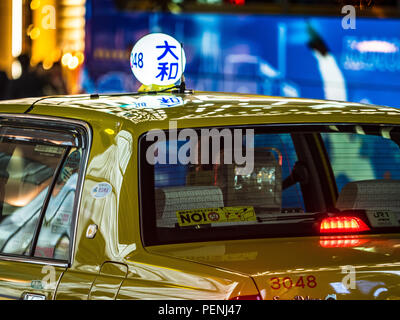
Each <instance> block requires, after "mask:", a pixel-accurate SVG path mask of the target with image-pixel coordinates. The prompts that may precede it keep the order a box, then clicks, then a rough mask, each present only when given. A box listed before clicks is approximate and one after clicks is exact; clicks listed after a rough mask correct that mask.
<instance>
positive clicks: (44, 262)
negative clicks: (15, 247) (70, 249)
mask: <svg viewBox="0 0 400 320" xmlns="http://www.w3.org/2000/svg"><path fill="white" fill-rule="evenodd" d="M0 260H5V261H14V262H26V263H32V264H39V265H46V266H48V265H51V266H54V267H62V268H67V267H68V262H60V261H56V260H48V259H46V260H43V259H40V258H34V257H24V256H20V257H17V256H6V255H0Z"/></svg>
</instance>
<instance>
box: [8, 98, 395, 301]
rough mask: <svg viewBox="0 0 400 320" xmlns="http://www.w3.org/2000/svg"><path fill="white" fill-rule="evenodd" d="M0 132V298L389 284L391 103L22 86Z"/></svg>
mask: <svg viewBox="0 0 400 320" xmlns="http://www.w3.org/2000/svg"><path fill="white" fill-rule="evenodd" d="M0 139H1V142H0V299H28V300H35V299H202V300H203V299H207V300H209V299H218V300H292V299H295V300H313V299H338V300H341V299H397V298H399V297H400V278H399V274H400V233H399V231H400V169H399V168H400V149H399V143H400V110H399V109H395V108H390V107H383V106H374V105H364V104H359V103H347V102H339V101H325V100H312V99H300V98H280V97H267V96H259V95H246V94H228V93H210V92H185V93H178V92H173V91H168V92H160V93H156V92H147V93H135V94H120V95H116V94H115V95H112V94H110V95H79V96H65V97H46V98H41V99H37V98H26V99H21V100H12V101H3V102H1V103H0Z"/></svg>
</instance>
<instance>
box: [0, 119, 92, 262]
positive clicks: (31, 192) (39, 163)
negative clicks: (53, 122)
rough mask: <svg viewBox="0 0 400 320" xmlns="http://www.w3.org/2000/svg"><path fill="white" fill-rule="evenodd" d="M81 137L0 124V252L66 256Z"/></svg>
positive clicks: (55, 131) (68, 245)
mask: <svg viewBox="0 0 400 320" xmlns="http://www.w3.org/2000/svg"><path fill="white" fill-rule="evenodd" d="M71 130H72V129H71ZM82 141H83V140H81V138H80V137H79V135H78V134H77V133H76V132H72V131H71V132H62V131H58V130H54V129H52V130H50V129H49V130H48V131H47V129H41V128H37V129H31V128H30V129H28V128H7V127H4V126H3V127H0V254H2V255H17V256H31V257H37V258H46V259H56V260H64V261H65V260H68V259H69V249H70V239H71V231H72V227H73V225H72V221H73V213H74V210H75V202H76V199H75V198H76V197H75V194H76V189H77V186H78V180H79V177H78V175H79V168H80V166H81V160H82V152H83V151H82V150H84V149H83V148H82Z"/></svg>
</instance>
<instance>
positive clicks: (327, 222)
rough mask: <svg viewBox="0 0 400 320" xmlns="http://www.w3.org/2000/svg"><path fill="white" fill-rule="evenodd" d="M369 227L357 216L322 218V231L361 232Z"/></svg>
mask: <svg viewBox="0 0 400 320" xmlns="http://www.w3.org/2000/svg"><path fill="white" fill-rule="evenodd" d="M368 230H370V229H369V227H368V226H367V225H366V224H365V223H364V222H363V221H362V220H361V219H360V218H357V217H329V218H325V219H323V220H322V222H321V225H320V232H321V233H341V232H346V233H347V232H361V231H368Z"/></svg>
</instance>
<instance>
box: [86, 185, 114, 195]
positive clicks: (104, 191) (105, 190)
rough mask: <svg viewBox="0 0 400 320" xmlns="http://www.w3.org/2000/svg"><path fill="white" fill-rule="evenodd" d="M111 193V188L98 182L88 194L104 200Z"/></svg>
mask: <svg viewBox="0 0 400 320" xmlns="http://www.w3.org/2000/svg"><path fill="white" fill-rule="evenodd" d="M111 191H112V186H111V185H110V184H109V183H107V182H100V183H98V184H96V185H95V186H94V187H93V188H92V191H91V192H90V193H91V195H92V197H93V198H96V199H99V198H105V197H107V196H108V195H109V194H110V193H111Z"/></svg>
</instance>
